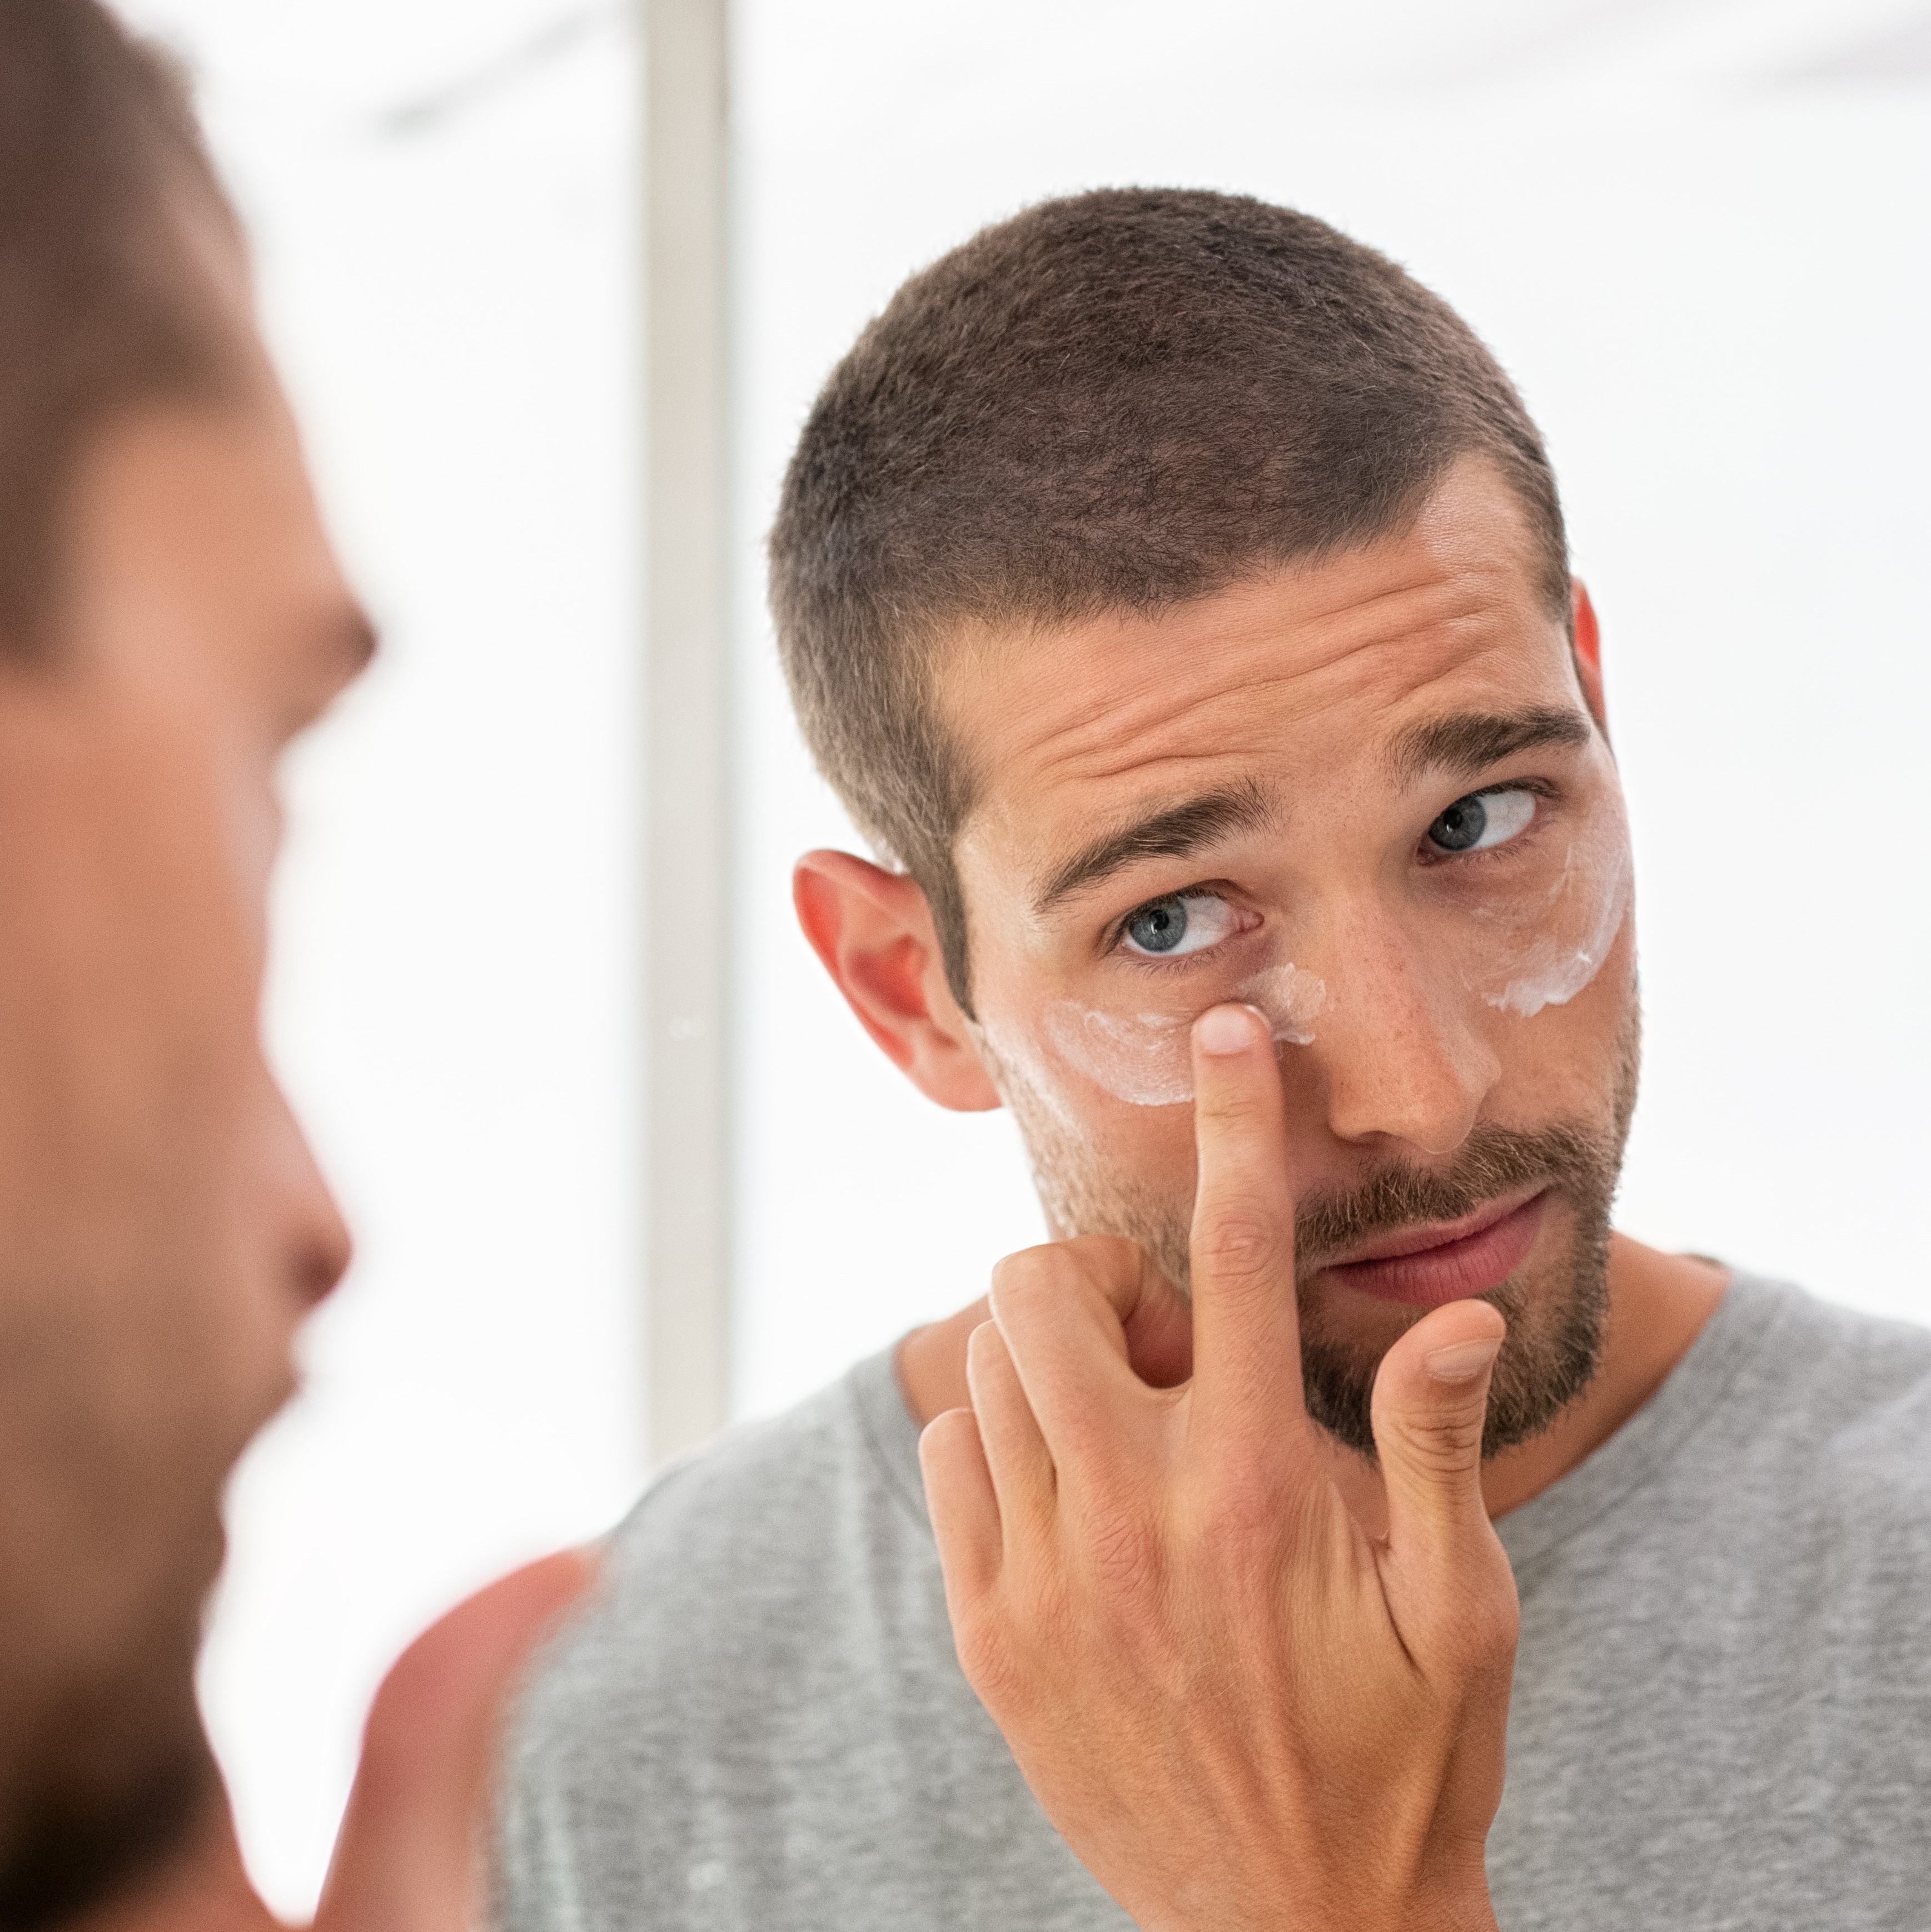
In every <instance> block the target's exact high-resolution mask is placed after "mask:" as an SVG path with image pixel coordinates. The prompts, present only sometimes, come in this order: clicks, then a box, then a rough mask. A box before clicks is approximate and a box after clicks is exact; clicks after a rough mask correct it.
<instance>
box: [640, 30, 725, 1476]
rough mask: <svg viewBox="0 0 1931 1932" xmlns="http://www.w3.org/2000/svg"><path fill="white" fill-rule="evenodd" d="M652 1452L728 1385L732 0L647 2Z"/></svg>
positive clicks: (721, 1404)
mask: <svg viewBox="0 0 1931 1932" xmlns="http://www.w3.org/2000/svg"><path fill="white" fill-rule="evenodd" d="M642 5H643V39H644V74H645V80H644V86H645V107H644V165H645V167H646V171H647V178H646V186H645V220H646V224H647V233H646V244H645V274H646V278H647V281H646V298H645V329H646V339H645V350H644V353H645V356H646V359H647V363H648V368H647V372H646V383H645V407H646V411H647V417H646V427H645V460H646V472H647V473H646V482H645V488H646V511H645V515H646V556H645V577H644V598H645V622H646V625H647V634H646V651H647V654H648V670H647V676H646V691H645V703H646V706H647V712H648V715H647V718H646V739H645V757H646V769H645V787H646V811H647V813H648V814H649V826H648V835H647V841H646V864H647V868H648V871H647V876H646V880H645V884H644V889H645V895H646V897H645V907H644V917H643V959H644V972H645V976H646V994H645V998H646V1013H647V1018H648V1021H649V1034H648V1046H647V1055H648V1060H647V1064H646V1079H647V1081H648V1096H649V1097H648V1100H647V1103H646V1105H647V1118H648V1139H647V1153H646V1159H647V1160H648V1162H649V1173H648V1175H647V1177H646V1180H647V1190H648V1196H649V1205H648V1212H649V1245H648V1254H649V1280H648V1283H647V1292H648V1295H649V1315H648V1321H647V1325H646V1334H647V1337H648V1348H649V1365H648V1376H649V1382H648V1387H649V1429H650V1448H651V1460H652V1463H654V1464H659V1463H663V1462H664V1461H666V1460H668V1459H669V1458H670V1457H673V1456H675V1455H676V1454H679V1452H680V1451H682V1450H684V1449H685V1448H688V1447H689V1446H690V1445H691V1444H692V1443H693V1442H697V1441H698V1440H699V1439H701V1438H702V1437H703V1436H707V1435H709V1433H711V1432H712V1430H715V1429H717V1428H718V1427H721V1425H722V1424H723V1422H724V1417H725V1412H726V1407H727V1403H728V1400H729V1391H730V1185H729V1181H730V1169H729V1158H730V1136H729V1126H728V1121H727V1105H728V1099H729V1093H730V1086H729V1078H730V1051H729V1041H728V1040H727V1025H728V1014H729V1004H728V998H727V992H728V986H729V980H730V975H729V965H730V957H729V945H730V931H729V925H730V890H729V878H728V871H729V865H730V776H729V734H730V714H729V709H728V703H727V698H728V688H727V664H728V661H729V654H728V649H727V645H728V633H727V594H728V593H727V585H728V580H729V573H728V568H727V553H726V547H727V510H728V487H727V400H728V399H727V362H726V340H727V326H728V319H727V306H726V275H727V232H726V231H727V218H728V197H727V172H726V170H727V121H726V116H727V101H726V89H727V67H726V28H727V4H726V0H642Z"/></svg>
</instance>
